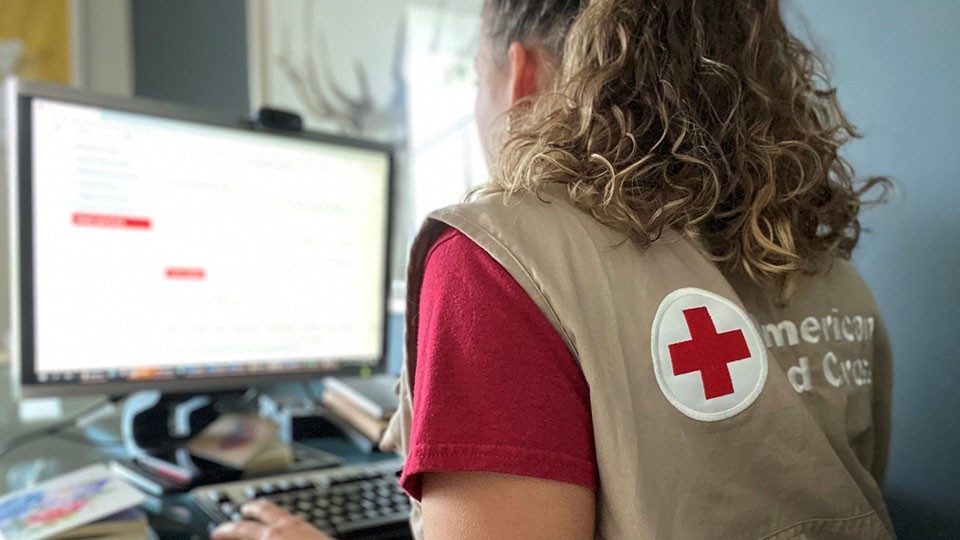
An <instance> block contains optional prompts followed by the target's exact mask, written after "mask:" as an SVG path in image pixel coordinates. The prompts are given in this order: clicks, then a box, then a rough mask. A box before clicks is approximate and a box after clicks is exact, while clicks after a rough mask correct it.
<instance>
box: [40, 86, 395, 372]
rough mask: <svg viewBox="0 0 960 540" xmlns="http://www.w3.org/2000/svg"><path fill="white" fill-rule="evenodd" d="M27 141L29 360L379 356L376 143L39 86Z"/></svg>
mask: <svg viewBox="0 0 960 540" xmlns="http://www.w3.org/2000/svg"><path fill="white" fill-rule="evenodd" d="M32 147H33V181H34V183H33V199H34V208H33V211H34V276H35V278H34V279H35V282H34V288H35V290H34V298H35V344H36V346H35V369H36V371H37V372H38V373H42V372H64V371H80V370H99V369H129V368H152V367H177V366H186V365H190V366H196V365H222V364H228V363H238V362H239V363H244V362H247V363H251V362H258V363H259V362H267V363H270V362H274V363H275V362H278V361H297V360H305V359H320V360H334V359H341V360H351V361H374V360H376V359H379V356H380V354H381V346H382V340H383V339H384V336H383V327H384V320H383V317H384V309H383V305H384V301H385V299H384V294H385V293H384V290H383V289H384V286H383V283H384V274H385V271H386V260H385V258H386V253H385V242H386V223H385V219H386V215H387V208H386V206H387V204H389V201H388V196H387V189H388V188H387V182H388V178H387V176H388V167H389V164H388V159H387V157H386V156H385V155H384V154H382V153H381V152H376V151H370V150H363V149H354V148H349V147H343V146H337V145H332V144H322V143H317V142H311V141H304V140H296V139H291V138H285V137H277V136H267V135H262V134H256V133H250V132H243V131H240V130H233V129H228V128H218V127H212V126H201V125H196V124H190V123H187V122H181V121H176V120H168V119H161V118H153V117H148V116H144V115H137V114H131V113H119V112H111V111H103V110H99V109H95V108H90V107H85V106H79V105H73V104H65V103H58V102H52V101H46V100H40V99H36V100H34V102H33V140H32ZM78 215H87V216H89V215H92V216H101V217H102V216H111V219H116V218H118V217H119V218H123V219H127V220H128V223H129V224H132V225H133V226H127V227H123V226H120V227H104V226H78V225H77V224H76V223H75V221H76V219H77V218H76V216H78ZM145 222H149V227H144V226H143V224H144V223H145ZM137 224H139V226H137ZM168 273H172V274H173V276H174V277H173V278H171V277H170V276H168ZM178 276H179V278H178ZM184 277H186V279H184Z"/></svg>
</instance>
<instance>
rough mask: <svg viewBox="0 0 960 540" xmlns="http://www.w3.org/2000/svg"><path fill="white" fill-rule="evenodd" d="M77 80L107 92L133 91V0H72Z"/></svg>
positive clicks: (123, 92)
mask: <svg viewBox="0 0 960 540" xmlns="http://www.w3.org/2000/svg"><path fill="white" fill-rule="evenodd" d="M70 7H71V11H72V15H73V17H72V18H73V29H74V31H73V43H74V47H73V48H74V51H73V53H74V66H75V69H74V84H75V85H76V86H79V87H81V88H86V89H89V90H93V91H95V92H101V93H106V94H117V95H122V96H129V95H131V94H133V32H132V31H131V28H130V26H131V19H130V0H72V1H71V2H70Z"/></svg>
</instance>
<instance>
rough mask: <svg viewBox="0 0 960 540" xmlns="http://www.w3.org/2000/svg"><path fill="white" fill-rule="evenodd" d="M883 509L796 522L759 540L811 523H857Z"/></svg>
mask: <svg viewBox="0 0 960 540" xmlns="http://www.w3.org/2000/svg"><path fill="white" fill-rule="evenodd" d="M885 507H886V505H880V507H879V508H873V509H871V510H870V511H869V512H864V513H862V514H858V515H856V516H849V517H845V518H810V519H804V520H802V521H798V522H796V523H794V524H792V525H787V526H786V527H783V528H782V529H779V530H776V531H774V532H772V533H770V534H767V535H766V536H761V537H760V538H761V540H766V539H768V538H774V537H776V536H778V535H781V534H784V533H787V532H789V531H790V530H792V529H797V528H801V527H803V526H804V525H808V524H811V523H845V522H851V521H857V520H860V519H864V518H868V517H870V516H878V517H879V514H880V511H881V510H883V509H884V508H885Z"/></svg>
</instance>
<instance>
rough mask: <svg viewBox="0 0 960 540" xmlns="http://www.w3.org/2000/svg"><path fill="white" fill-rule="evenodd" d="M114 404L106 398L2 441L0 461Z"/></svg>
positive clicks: (113, 400) (110, 399)
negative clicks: (21, 448)
mask: <svg viewBox="0 0 960 540" xmlns="http://www.w3.org/2000/svg"><path fill="white" fill-rule="evenodd" d="M115 402H116V400H115V399H112V398H108V399H105V400H103V401H98V402H96V403H94V404H93V405H90V406H88V407H85V408H83V409H81V410H80V412H78V413H76V414H74V415H73V416H70V417H69V418H65V419H63V420H60V421H59V422H56V423H54V424H52V425H49V426H45V427H42V428H39V429H35V430H33V431H28V432H26V433H21V434H19V435H17V436H16V437H13V438H11V439H8V440H6V441H3V444H0V459H2V458H3V457H5V456H6V455H7V454H9V453H10V452H12V451H14V450H16V449H17V448H19V447H20V446H23V445H24V444H27V443H29V442H31V441H34V440H36V439H42V438H43V437H49V436H51V435H56V434H58V433H59V432H61V431H63V430H65V429H68V428H71V427H73V426H74V425H76V423H77V422H79V421H80V420H81V419H83V418H84V417H85V416H87V415H89V414H91V413H94V412H97V411H99V410H100V409H101V408H103V407H104V406H106V405H110V404H113V403H115Z"/></svg>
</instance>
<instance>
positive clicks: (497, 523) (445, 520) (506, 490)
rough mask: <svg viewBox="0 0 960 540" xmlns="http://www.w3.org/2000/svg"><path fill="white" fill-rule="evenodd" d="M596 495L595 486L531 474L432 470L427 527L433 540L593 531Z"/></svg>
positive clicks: (559, 539) (554, 537)
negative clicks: (566, 482)
mask: <svg viewBox="0 0 960 540" xmlns="http://www.w3.org/2000/svg"><path fill="white" fill-rule="evenodd" d="M595 506H596V503H595V498H594V494H593V492H591V491H590V490H589V489H587V488H585V487H582V486H577V485H573V484H565V483H561V482H554V481H551V480H541V479H538V478H529V477H525V476H512V475H506V474H493V473H427V474H426V475H424V484H423V531H424V536H425V537H426V538H427V540H434V539H446V538H457V539H461V540H479V539H487V538H524V539H529V540H538V539H544V540H547V539H549V540H566V539H570V540H574V539H576V540H584V539H589V538H592V537H593V534H594V514H595V511H596V510H595Z"/></svg>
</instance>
